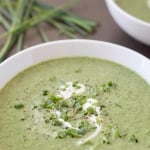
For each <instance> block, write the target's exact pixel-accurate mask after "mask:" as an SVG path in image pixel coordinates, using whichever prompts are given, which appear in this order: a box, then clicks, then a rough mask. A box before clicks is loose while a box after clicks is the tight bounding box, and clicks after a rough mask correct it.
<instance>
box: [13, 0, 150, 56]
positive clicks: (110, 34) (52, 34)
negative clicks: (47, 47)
mask: <svg viewBox="0 0 150 150" xmlns="http://www.w3.org/2000/svg"><path fill="white" fill-rule="evenodd" d="M43 1H45V2H47V3H49V4H51V5H62V4H65V3H66V2H68V1H69V0H43ZM72 11H73V12H75V13H76V14H79V15H81V16H84V17H86V18H89V19H92V20H95V21H98V22H100V24H101V25H100V26H99V27H98V28H97V31H96V32H95V33H94V34H91V35H89V36H87V37H84V38H85V39H93V40H102V41H108V42H112V43H117V44H119V45H123V46H125V47H128V48H131V49H133V50H135V51H137V52H139V53H141V54H143V55H145V56H147V57H148V58H150V46H146V45H144V44H142V43H140V42H138V41H136V40H134V39H133V38H131V37H130V36H128V35H127V34H126V33H125V32H124V31H122V30H121V29H120V28H119V26H118V25H117V24H116V23H115V22H114V20H113V19H112V17H111V16H110V14H109V12H108V9H107V7H106V4H105V0H80V2H79V4H78V5H76V6H75V7H74V8H73V9H72ZM45 30H46V32H47V35H48V37H49V39H50V41H54V40H60V39H67V37H65V36H64V35H60V34H59V33H58V32H57V31H56V30H55V29H53V28H51V27H45ZM36 34H37V33H36V31H34V30H31V32H30V34H29V35H27V37H26V39H27V41H28V46H32V45H35V44H38V43H41V41H40V39H39V37H38V36H36ZM13 53H15V51H14V52H13Z"/></svg>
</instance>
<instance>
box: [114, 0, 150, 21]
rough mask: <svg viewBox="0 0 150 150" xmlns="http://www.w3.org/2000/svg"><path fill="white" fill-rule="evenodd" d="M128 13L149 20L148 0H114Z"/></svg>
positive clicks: (149, 3)
mask: <svg viewBox="0 0 150 150" xmlns="http://www.w3.org/2000/svg"><path fill="white" fill-rule="evenodd" d="M115 1H116V3H117V4H118V5H119V6H120V7H121V8H122V9H124V10H125V11H127V12H128V13H129V14H131V15H133V16H135V17H137V18H139V19H142V20H144V21H146V22H150V0H115Z"/></svg>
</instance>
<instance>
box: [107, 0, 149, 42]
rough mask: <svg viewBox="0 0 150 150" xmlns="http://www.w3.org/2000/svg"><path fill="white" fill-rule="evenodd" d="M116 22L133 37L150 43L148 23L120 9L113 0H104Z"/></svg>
mask: <svg viewBox="0 0 150 150" xmlns="http://www.w3.org/2000/svg"><path fill="white" fill-rule="evenodd" d="M105 1H106V4H107V7H108V10H109V12H110V14H111V15H112V17H113V18H114V20H115V21H116V23H117V24H118V25H119V26H120V28H122V29H123V30H124V31H125V32H126V33H127V34H128V35H130V36H131V37H133V38H134V39H136V40H138V41H140V42H142V43H144V44H146V45H150V23H147V22H145V21H142V20H140V19H138V18H136V17H134V16H132V15H130V14H128V13H127V12H126V11H124V10H123V9H121V8H120V7H119V6H118V5H117V4H116V2H115V0H105Z"/></svg>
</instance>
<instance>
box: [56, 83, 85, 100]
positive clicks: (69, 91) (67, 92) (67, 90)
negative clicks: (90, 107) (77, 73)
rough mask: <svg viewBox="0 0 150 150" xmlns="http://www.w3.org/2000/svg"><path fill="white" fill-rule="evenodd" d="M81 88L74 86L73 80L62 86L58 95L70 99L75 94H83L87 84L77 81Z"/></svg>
mask: <svg viewBox="0 0 150 150" xmlns="http://www.w3.org/2000/svg"><path fill="white" fill-rule="evenodd" d="M77 86H78V87H79V88H76V87H73V82H66V83H65V85H62V86H60V90H59V94H58V96H60V97H62V98H64V99H68V98H70V97H71V96H72V95H73V94H82V93H83V92H84V91H85V86H84V85H83V84H81V83H77Z"/></svg>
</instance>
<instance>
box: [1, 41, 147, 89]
mask: <svg viewBox="0 0 150 150" xmlns="http://www.w3.org/2000/svg"><path fill="white" fill-rule="evenodd" d="M73 56H89V57H97V58H102V59H106V60H110V61H114V62H116V63H119V64H122V65H124V66H126V67H128V68H130V69H131V70H133V71H135V72H137V73H138V74H139V75H140V76H142V77H143V78H144V79H145V80H146V81H147V82H148V83H150V69H149V68H150V60H149V59H148V58H146V57H144V56H143V55H141V54H139V53H137V52H135V51H133V50H130V49H128V48H125V47H123V46H119V45H116V44H112V43H107V42H103V41H93V40H61V41H55V42H49V43H44V44H40V45H37V46H33V47H31V48H28V49H26V50H24V51H22V52H19V53H17V54H15V55H14V56H11V57H10V58H8V59H7V60H5V61H4V62H3V63H1V64H0V88H2V87H3V86H4V85H5V84H6V83H7V82H8V81H9V80H10V79H11V78H12V77H14V76H15V75H16V74H18V73H19V72H20V71H22V70H24V69H26V68H28V67H30V66H32V65H34V64H37V63H39V62H41V61H45V60H48V59H53V58H60V57H73Z"/></svg>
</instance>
